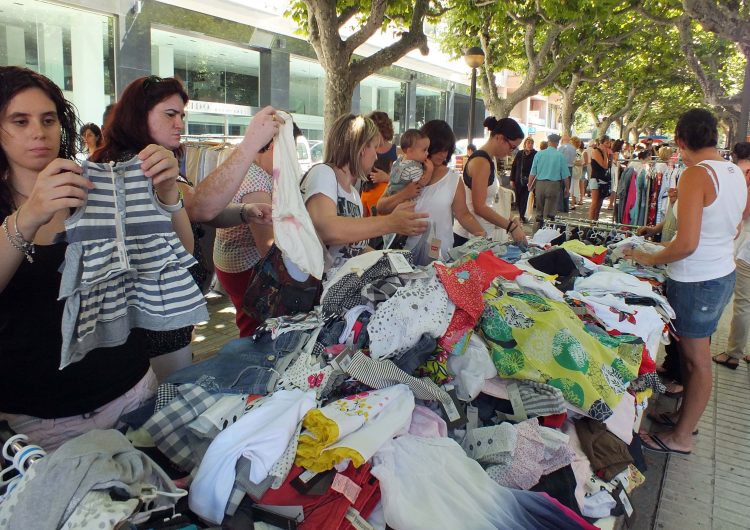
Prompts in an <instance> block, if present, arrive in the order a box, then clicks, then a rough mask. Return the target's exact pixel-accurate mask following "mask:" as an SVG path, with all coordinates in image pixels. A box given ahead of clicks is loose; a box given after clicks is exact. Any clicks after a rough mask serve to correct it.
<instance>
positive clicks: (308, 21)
mask: <svg viewBox="0 0 750 530" xmlns="http://www.w3.org/2000/svg"><path fill="white" fill-rule="evenodd" d="M442 9H443V6H442V5H441V3H440V0H362V1H359V0H336V1H334V0H296V1H295V2H293V3H292V5H291V7H290V9H289V11H288V12H287V13H286V14H287V16H289V17H291V18H292V19H293V20H294V21H295V22H297V24H299V27H300V32H301V33H302V34H304V35H306V36H307V37H308V39H309V41H310V44H311V45H312V47H313V49H314V50H315V53H316V55H317V56H318V61H320V64H321V65H322V66H323V68H324V69H325V72H326V85H325V108H324V124H325V128H326V130H327V129H328V127H330V125H331V124H332V123H333V121H335V120H336V118H338V117H339V116H340V115H342V114H345V113H347V112H349V110H350V109H351V102H352V96H353V94H354V88H355V87H356V85H357V83H359V82H360V81H362V80H363V79H365V78H366V77H367V76H369V75H371V74H373V73H375V72H377V71H378V70H379V69H381V68H384V67H386V66H389V65H391V64H393V63H394V62H396V61H397V60H399V59H400V58H401V57H403V56H404V55H406V54H407V53H408V52H410V51H411V50H414V49H419V50H420V51H421V52H422V53H423V54H424V55H426V54H427V53H428V51H429V50H428V47H427V37H426V35H425V33H424V22H425V20H426V19H427V18H428V17H433V18H434V17H437V16H438V15H439V14H441V12H442ZM378 31H382V32H386V33H389V34H391V35H392V36H393V43H392V44H390V45H389V46H387V47H385V48H382V49H380V50H378V51H377V52H375V53H374V54H372V55H370V56H368V57H360V58H356V57H355V55H354V53H355V51H356V50H357V48H359V47H360V46H361V45H363V44H364V43H365V42H366V41H367V39H369V38H370V37H372V36H373V35H374V34H375V33H376V32H378Z"/></svg>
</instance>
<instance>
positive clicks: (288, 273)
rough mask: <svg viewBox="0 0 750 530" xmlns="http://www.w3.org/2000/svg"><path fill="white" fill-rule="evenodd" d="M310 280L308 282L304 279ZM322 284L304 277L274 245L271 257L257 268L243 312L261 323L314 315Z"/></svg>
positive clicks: (248, 288) (266, 256)
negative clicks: (304, 314)
mask: <svg viewBox="0 0 750 530" xmlns="http://www.w3.org/2000/svg"><path fill="white" fill-rule="evenodd" d="M304 277H307V279H305V280H300V279H301V278H304ZM322 291H323V283H322V282H321V281H320V280H318V279H317V278H315V277H314V276H312V275H307V274H305V273H302V272H301V271H300V270H299V269H297V268H296V266H294V264H293V263H292V262H291V261H288V260H285V259H284V256H283V253H282V252H281V250H280V249H279V247H277V246H276V244H273V245H271V248H270V249H269V250H268V253H267V254H266V255H265V256H264V257H263V259H261V260H260V261H259V262H258V264H257V265H256V266H255V274H254V275H253V279H252V280H251V281H250V285H248V287H247V290H246V291H245V297H244V299H243V304H242V309H243V311H245V313H247V314H248V315H250V316H251V317H253V318H255V319H256V320H258V321H259V322H263V321H265V320H266V319H267V318H271V317H278V316H283V315H294V314H297V313H307V312H309V311H311V310H312V309H313V308H314V307H315V306H316V305H317V304H318V303H319V301H320V294H321V292H322Z"/></svg>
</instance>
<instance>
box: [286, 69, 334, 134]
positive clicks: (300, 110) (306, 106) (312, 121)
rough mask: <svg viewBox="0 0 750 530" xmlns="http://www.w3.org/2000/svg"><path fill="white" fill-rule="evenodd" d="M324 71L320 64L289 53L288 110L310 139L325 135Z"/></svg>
mask: <svg viewBox="0 0 750 530" xmlns="http://www.w3.org/2000/svg"><path fill="white" fill-rule="evenodd" d="M324 104H325V71H324V70H323V67H322V66H320V64H318V63H316V62H313V61H310V60H308V59H303V58H301V57H295V56H291V57H289V111H290V112H291V113H292V114H293V115H294V122H295V123H296V124H297V126H298V127H299V128H300V129H302V134H304V135H305V137H306V138H307V139H308V140H322V139H323V105H324Z"/></svg>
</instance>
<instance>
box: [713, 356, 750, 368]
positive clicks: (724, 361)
mask: <svg viewBox="0 0 750 530" xmlns="http://www.w3.org/2000/svg"><path fill="white" fill-rule="evenodd" d="M722 355H727V354H726V353H719V354H718V355H714V356H713V357H711V360H712V361H713V362H715V363H716V364H721V365H722V366H726V367H727V368H729V369H730V370H736V369H737V367H738V366H739V365H740V361H739V360H737V362H734V363H732V362H729V361H731V360H736V359H734V357H730V356H729V355H727V358H726V359H725V360H723V361H720V360H719V359H718V358H717V357H720V356H722ZM745 362H747V361H745Z"/></svg>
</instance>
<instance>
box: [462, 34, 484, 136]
mask: <svg viewBox="0 0 750 530" xmlns="http://www.w3.org/2000/svg"><path fill="white" fill-rule="evenodd" d="M464 61H466V64H467V65H468V66H469V68H471V98H470V100H469V134H468V140H469V143H472V141H473V140H474V138H473V136H474V107H475V105H476V102H477V68H479V67H480V66H482V65H483V64H484V50H482V48H480V47H478V46H472V47H471V48H469V49H468V50H466V53H464Z"/></svg>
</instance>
